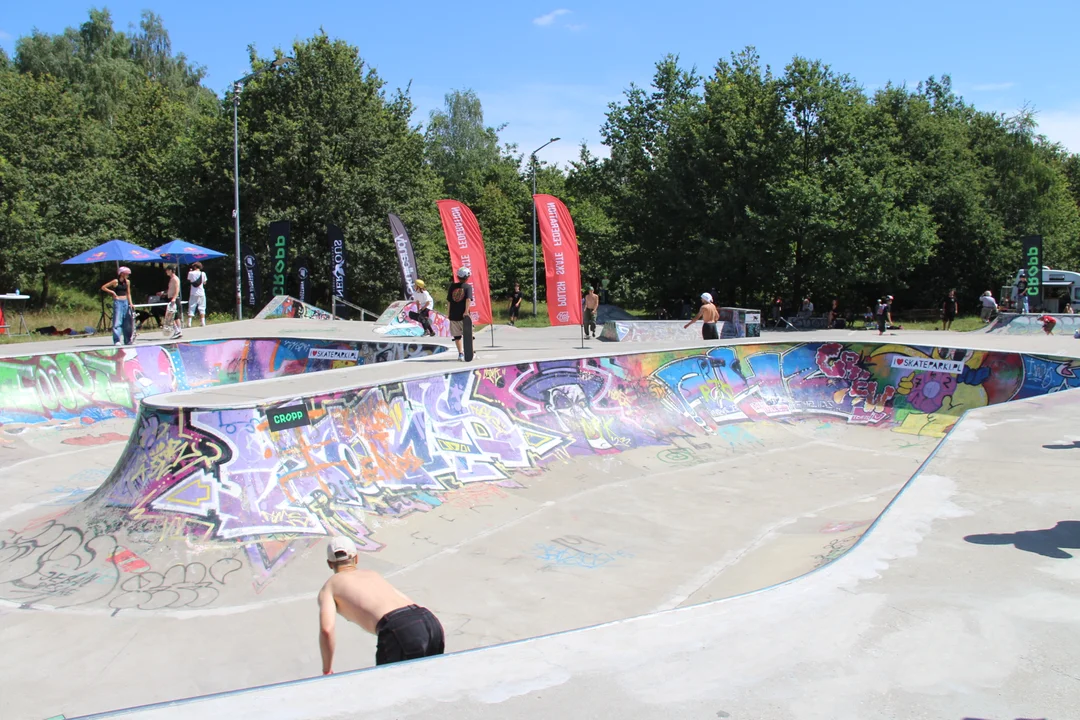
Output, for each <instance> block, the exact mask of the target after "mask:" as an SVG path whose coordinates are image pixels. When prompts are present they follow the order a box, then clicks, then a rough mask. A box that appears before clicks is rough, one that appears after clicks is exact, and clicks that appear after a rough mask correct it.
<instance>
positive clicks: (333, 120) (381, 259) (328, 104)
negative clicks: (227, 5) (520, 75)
mask: <svg viewBox="0 0 1080 720" xmlns="http://www.w3.org/2000/svg"><path fill="white" fill-rule="evenodd" d="M282 56H283V53H281V52H280V51H278V52H277V53H276V54H275V58H280V57H282ZM292 57H293V58H294V62H292V63H291V64H288V65H286V66H284V67H281V68H278V69H276V70H271V71H268V72H265V73H263V74H260V75H258V76H256V77H254V78H253V79H251V80H250V81H249V82H248V83H247V84H246V85H245V86H244V90H243V93H242V96H241V102H240V108H239V113H240V137H241V143H240V158H241V164H240V184H241V214H240V220H241V230H242V234H243V236H244V237H246V238H247V241H248V242H251V243H252V245H253V246H255V247H258V248H260V250H261V253H262V255H263V258H264V261H267V262H268V260H269V252H270V248H269V245H268V241H267V228H268V226H269V223H270V222H272V221H274V220H278V219H289V220H291V221H292V227H293V230H292V236H293V239H292V243H291V246H292V248H293V250H292V253H291V254H292V255H293V257H296V256H299V255H307V256H308V257H311V258H313V259H323V260H322V267H321V272H320V276H321V278H323V280H321V281H320V279H319V278H316V280H315V281H314V282H313V287H314V290H315V293H316V297H317V298H321V299H322V301H323V302H328V301H329V293H330V284H329V270H330V267H329V257H328V252H327V249H328V245H327V236H326V231H327V230H326V229H327V225H328V224H330V223H334V224H337V225H338V226H339V227H341V229H342V231H343V232H344V234H345V240H346V258H347V261H348V275H347V278H346V286H347V292H348V295H349V299H350V300H352V301H357V302H359V303H360V304H361V305H363V306H365V307H369V308H372V309H374V310H380V309H381V308H382V307H383V306H384V305H385V304H386V303H387V302H389V301H390V300H391V299H393V298H395V297H400V292H401V290H400V274H399V271H398V268H397V257H396V253H395V251H394V247H393V237H392V235H391V233H390V229H389V225H388V224H387V214H388V213H389V212H396V213H398V214H399V215H400V216H401V218H402V221H403V222H404V223H405V224H406V227H407V228H408V229H409V233H410V236H411V237H412V238H413V240H414V242H416V243H417V245H418V248H417V254H418V256H419V257H418V263H421V267H420V270H421V272H422V273H424V274H428V273H429V272H430V271H431V268H430V267H428V266H427V264H428V263H429V262H430V260H431V257H432V256H433V254H434V253H433V251H434V248H433V247H432V245H433V244H434V243H435V229H436V227H437V222H438V219H437V218H438V216H437V211H436V208H435V205H434V200H435V199H436V195H435V190H436V188H437V184H436V178H435V175H434V173H433V172H432V171H431V169H430V168H429V167H428V166H427V165H426V164H425V163H424V154H423V151H424V140H423V137H422V136H421V135H420V134H419V133H418V132H417V131H416V129H414V128H413V127H411V126H410V124H409V118H410V116H411V115H412V112H413V105H412V102H411V100H410V99H409V97H408V96H407V95H406V94H405V93H404V92H400V91H399V92H397V93H395V94H393V95H392V96H390V97H388V96H387V95H386V93H385V92H384V82H383V80H382V79H381V78H380V77H379V76H378V74H377V73H376V72H375V70H374V69H372V68H370V67H368V66H367V65H366V63H365V62H364V61H363V59H361V57H360V56H359V53H358V51H357V49H356V48H355V47H354V46H351V45H349V44H348V43H345V42H343V41H341V40H331V39H330V38H329V37H328V36H327V35H326V34H325V33H320V34H318V35H316V36H314V37H312V38H309V39H307V40H303V41H297V42H295V43H294V44H293V47H292ZM273 60H274V58H262V59H260V58H258V57H257V56H256V55H255V53H254V51H253V52H252V58H251V65H252V70H253V71H254V70H257V69H261V68H264V67H266V66H269V65H270V64H271V63H272V61H273ZM222 140H224V138H222ZM224 144H227V143H222V142H221V141H219V148H218V150H217V151H216V152H214V153H213V154H214V155H215V156H216V157H217V158H220V157H221V155H222V152H221V148H220V145H224ZM219 179H220V178H219Z"/></svg>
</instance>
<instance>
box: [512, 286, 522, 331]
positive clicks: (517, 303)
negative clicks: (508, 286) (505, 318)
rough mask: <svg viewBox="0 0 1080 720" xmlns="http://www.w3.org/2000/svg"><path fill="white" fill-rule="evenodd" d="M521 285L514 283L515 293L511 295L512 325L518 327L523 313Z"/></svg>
mask: <svg viewBox="0 0 1080 720" xmlns="http://www.w3.org/2000/svg"><path fill="white" fill-rule="evenodd" d="M522 297H523V296H522V294H521V283H514V292H513V293H511V294H510V324H511V325H516V324H517V319H518V314H519V313H520V312H521V298H522Z"/></svg>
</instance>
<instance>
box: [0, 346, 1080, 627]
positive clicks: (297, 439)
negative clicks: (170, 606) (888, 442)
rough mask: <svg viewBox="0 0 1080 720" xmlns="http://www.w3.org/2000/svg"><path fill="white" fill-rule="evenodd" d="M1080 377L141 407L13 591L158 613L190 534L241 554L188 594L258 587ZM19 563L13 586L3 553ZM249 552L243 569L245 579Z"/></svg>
mask: <svg viewBox="0 0 1080 720" xmlns="http://www.w3.org/2000/svg"><path fill="white" fill-rule="evenodd" d="M1077 387H1080V360H1069V359H1061V358H1050V357H1035V356H1025V355H1020V354H1012V353H1002V352H980V351H970V350H952V349H938V348H928V347H911V346H903V345H888V344H883V345H873V344H841V343H797V344H796V343H785V344H767V345H743V346H728V347H713V348H702V349H697V350H686V351H672V352H658V353H642V354H637V355H627V356H617V357H606V358H605V357H601V358H592V359H577V360H560V361H547V362H539V363H527V364H519V365H512V366H506V367H491V368H476V369H469V370H463V371H460V372H455V373H449V374H445V375H441V376H436V377H428V378H420V379H415V380H409V381H403V382H395V383H389V384H384V385H380V386H376V387H370V388H358V389H352V390H345V391H341V392H335V393H330V394H326V395H320V396H315V397H309V398H306V399H305V402H306V404H307V406H308V408H309V415H310V424H309V425H304V426H301V427H296V428H292V429H288V430H282V431H280V432H272V431H270V430H269V426H268V424H267V419H266V413H267V411H268V410H272V408H271V407H252V408H243V409H233V410H220V411H219V410H213V411H210V410H199V409H178V410H177V409H158V408H152V407H147V406H144V407H143V409H142V411H141V412H140V415H139V419H138V422H137V426H136V430H135V432H134V433H133V435H132V438H131V440H130V441H129V444H128V446H127V447H126V449H125V451H124V455H123V457H122V459H121V461H120V463H119V464H118V465H117V467H116V469H115V470H114V471H113V473H112V475H111V476H110V477H109V479H108V480H107V481H106V482H105V483H103V485H102V486H101V488H100V489H99V490H98V491H97V492H96V493H95V494H94V495H93V496H92V497H91V498H90V499H88V500H86V501H84V502H83V503H82V505H81V506H80V507H79V509H78V510H79V513H80V515H79V517H80V518H83V519H82V520H81V521H80V523H81V524H79V525H74V524H73V525H63V524H62V523H61V520H62V519H60V520H56V521H55V522H51V524H49V526H48V527H47V528H42V527H38V528H34V529H33V530H32V531H30V532H24V533H21V534H16V535H14V536H13V537H11V538H10V539H7V540H0V597H2V598H6V599H17V600H19V601H20V602H48V603H50V604H52V605H63V604H81V603H87V602H91V601H107V602H108V603H109V604H110V607H117V605H116V604H117V603H119V604H120V606H123V607H131V606H134V607H144V608H152V607H158V606H159V605H160V603H161V602H164V599H165V598H175V597H178V596H177V595H176V593H172V594H170V593H167V592H164V591H161V592H156V591H155V592H149V591H147V593H144V594H141V595H138V594H136V595H132V594H131V593H130V592H129V591H127V590H124V587H125V582H127V583H128V585H130V584H131V583H130V582H129V581H126V580H125V579H124V573H125V572H151V571H152V572H158V571H157V569H153V568H150V567H149V566H146V567H143V566H140V565H139V563H140V562H143V561H142V560H141V559H140V558H139V556H138V555H137V553H136V552H135V550H133V549H132V548H135V549H137V548H138V547H139V546H140V545H139V543H142V544H143V545H153V544H154V543H160V542H166V541H180V542H183V543H185V544H186V545H187V546H188V547H189V548H190V547H198V546H200V545H205V546H206V547H207V548H209V547H217V548H219V549H221V550H223V551H224V552H225V553H226V555H225V556H221V555H220V553H219V554H217V555H214V556H207V557H206V558H205V559H206V562H207V563H208V564H207V565H205V566H200V568H199V569H197V570H195V571H194V572H195V573H196V574H197V575H198V577H199V578H200V583H201V584H200V585H199V587H200V588H201V589H202V590H203V591H205V592H204V593H203V594H191V593H188V594H186V595H183V597H184V598H187V599H188V600H185V602H187V601H190V600H192V599H194V601H197V602H212V601H213V599H212V598H213V597H214V596H215V594H216V589H215V588H216V587H217V585H215V583H217V582H218V580H217V578H218V576H220V577H221V582H224V577H225V576H227V575H231V576H232V577H233V578H237V577H244V578H250V582H252V583H253V584H254V586H255V588H256V591H261V589H262V588H264V587H265V586H266V584H267V583H269V582H270V581H271V580H272V579H273V577H274V575H275V573H277V572H279V571H280V570H281V568H283V567H284V566H285V565H286V564H287V563H288V561H289V560H290V559H291V558H292V557H293V556H295V554H296V553H297V552H299V551H301V550H303V549H305V548H307V547H309V546H310V545H311V544H312V543H315V542H318V541H319V540H320V539H322V538H324V537H326V536H327V535H331V534H338V533H340V534H344V535H347V536H349V537H351V538H352V539H353V540H354V541H355V542H356V543H357V545H358V546H359V547H360V548H361V549H362V550H363V551H366V552H376V551H378V550H380V549H381V547H382V545H381V543H380V542H379V539H378V537H377V534H376V528H377V527H378V526H379V524H380V522H387V521H390V520H392V519H396V518H402V517H405V516H408V515H410V514H413V513H423V512H427V511H429V510H431V509H432V508H435V507H438V506H439V505H441V504H443V503H453V502H456V501H457V499H459V498H460V497H462V496H465V495H471V494H472V493H481V494H490V493H496V494H506V493H513V492H514V491H515V489H518V488H521V487H522V486H523V484H524V483H527V482H528V479H529V478H530V477H532V476H533V475H535V474H537V473H539V472H542V471H544V470H545V469H546V468H547V467H548V466H549V465H552V464H553V463H556V462H564V461H565V460H568V459H572V458H575V457H586V456H597V455H607V454H614V453H620V452H624V451H626V450H629V449H632V448H643V447H670V446H674V444H675V441H676V440H679V439H682V438H687V437H693V436H710V435H718V436H722V437H727V436H728V435H729V434H730V433H731V432H739V431H740V426H739V425H738V424H737V423H745V422H761V421H779V422H786V421H789V420H794V419H798V418H801V417H810V416H829V417H832V418H835V419H837V420H838V421H842V422H847V423H852V424H858V425H862V426H873V427H879V428H881V429H882V430H883V431H894V432H900V433H914V434H920V435H930V436H934V437H940V436H942V435H943V434H944V433H946V432H947V431H948V430H949V429H950V428H951V427H952V426H953V424H954V423H955V422H956V420H957V419H958V418H959V416H960V415H961V414H962V413H963V412H965V411H966V410H969V409H974V408H978V407H983V406H986V405H990V404H995V403H1000V402H1007V401H1009V400H1013V399H1020V398H1025V397H1031V396H1036V395H1041V394H1046V393H1050V392H1058V391H1062V390H1068V389H1072V388H1077ZM72 522H74V520H73V521H72ZM193 544H194V545H193ZM61 551H62V552H61ZM16 556H17V557H18V560H19V563H18V568H19V573H18V576H17V577H13V575H12V570H11V567H10V566H9V565H5V559H4V558H5V557H9V558H10V557H16ZM61 556H63V557H64V558H67V559H66V560H64V562H63V563H61V564H60V565H58V564H57V559H58V558H60V557H61ZM107 557H108V558H114V559H113V560H110V561H108V562H106V561H105V560H103V558H107ZM117 557H122V558H123V562H120V561H119V560H117V559H115V558H117ZM214 557H216V558H218V559H217V560H213V562H211V561H212V559H213V558H214ZM238 558H240V559H242V560H243V564H246V565H247V566H248V570H247V571H245V572H243V573H237V571H238V570H239V569H240V567H241V561H240V559H238ZM224 560H227V561H228V564H227V566H226V565H220V566H219V565H218V563H220V562H223V561H224ZM98 566H100V567H98ZM94 568H97V569H94ZM125 568H128V569H127V570H125ZM140 568H141V569H140ZM79 573H84V574H87V573H88V574H89V575H93V576H94V577H95V578H99V579H95V580H93V581H92V582H91V581H89V580H86V577H88V576H89V575H86V576H82V575H79ZM215 573H216V574H215ZM147 577H149V578H151V579H152V580H153V581H154V583H152V586H153V587H151V588H150V589H154V588H157V587H158V586H159V585H160V586H161V587H166V586H167V585H168V583H167V580H168V578H167V573H159V574H158V575H147ZM84 580H86V581H85V582H84ZM129 589H130V588H129ZM154 598H158V599H157V600H155V599H154ZM136 601H138V602H136ZM142 603H145V604H142Z"/></svg>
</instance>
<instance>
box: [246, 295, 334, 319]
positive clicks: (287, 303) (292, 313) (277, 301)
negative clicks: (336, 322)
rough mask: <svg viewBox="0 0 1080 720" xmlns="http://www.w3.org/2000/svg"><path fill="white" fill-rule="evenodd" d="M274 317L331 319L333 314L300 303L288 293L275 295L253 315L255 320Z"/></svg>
mask: <svg viewBox="0 0 1080 720" xmlns="http://www.w3.org/2000/svg"><path fill="white" fill-rule="evenodd" d="M275 318H301V319H304V320H333V319H334V316H333V315H331V314H330V313H328V312H326V311H325V310H323V309H322V308H317V307H315V306H314V305H310V304H308V303H302V302H300V301H299V300H297V299H296V298H294V297H291V296H289V295H275V296H274V299H273V300H271V301H270V302H268V303H266V307H264V308H263V309H262V310H260V311H259V314H258V315H256V316H255V319H256V320H271V319H275Z"/></svg>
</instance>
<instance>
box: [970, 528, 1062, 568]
mask: <svg viewBox="0 0 1080 720" xmlns="http://www.w3.org/2000/svg"><path fill="white" fill-rule="evenodd" d="M964 540H966V541H967V542H969V543H974V544H976V545H1013V546H1014V547H1016V549H1017V550H1023V551H1025V552H1030V553H1037V554H1039V555H1042V556H1043V557H1048V558H1059V559H1062V560H1067V559H1069V558H1071V557H1072V555H1071V554H1070V553H1067V552H1065V551H1064V550H1063V549H1062V548H1069V549H1071V550H1076V549H1080V521H1077V520H1062V521H1061V522H1059V523H1058V524H1057V525H1055V526H1054V527H1052V528H1047V529H1045V530H1020V531H1019V532H1014V533H988V534H986V535H968V536H967V537H965V538H964Z"/></svg>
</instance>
